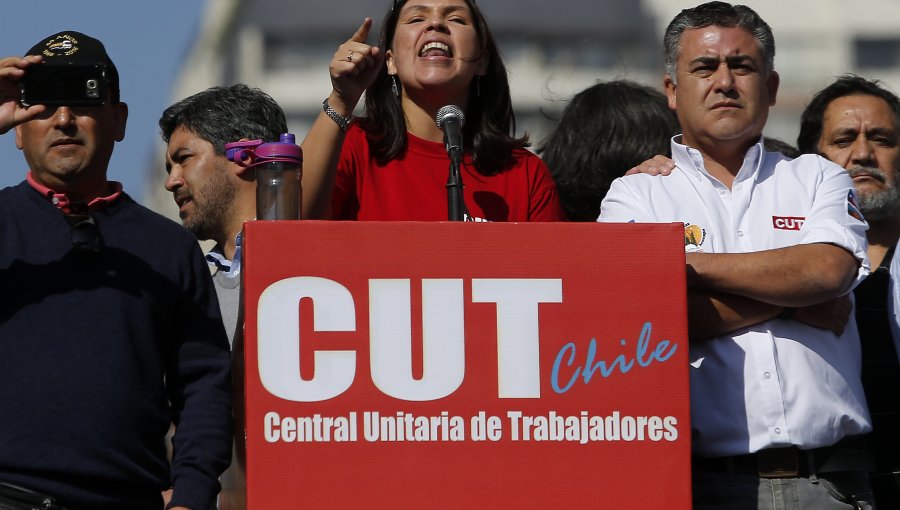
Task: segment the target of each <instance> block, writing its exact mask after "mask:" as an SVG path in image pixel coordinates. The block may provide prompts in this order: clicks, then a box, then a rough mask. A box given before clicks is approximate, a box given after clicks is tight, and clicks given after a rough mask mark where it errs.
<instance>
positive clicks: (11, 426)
mask: <svg viewBox="0 0 900 510" xmlns="http://www.w3.org/2000/svg"><path fill="white" fill-rule="evenodd" d="M119 99H120V98H119V81H118V72H117V70H116V68H115V65H114V64H113V63H112V61H111V60H110V58H109V56H108V54H107V52H106V49H105V48H104V46H103V44H102V43H100V41H98V40H96V39H94V38H91V37H89V36H86V35H84V34H81V33H78V32H73V31H64V32H60V33H58V34H55V35H52V36H50V37H47V38H45V39H43V40H42V41H41V42H39V43H38V44H36V45H35V46H34V47H33V48H32V49H31V50H29V51H28V56H26V57H22V58H20V57H8V58H3V59H0V133H5V132H7V131H9V130H11V129H13V128H14V130H15V136H16V145H17V147H18V148H19V149H20V150H21V151H22V153H23V154H24V156H25V161H26V163H27V165H28V171H27V173H25V172H23V173H25V179H24V180H23V181H22V182H21V183H19V184H18V185H16V186H12V187H9V188H5V189H3V190H0V238H2V239H3V245H4V249H3V250H2V251H0V409H2V410H3V419H2V420H0V507H2V508H6V507H7V506H4V505H5V504H6V505H12V504H14V503H16V502H29V501H31V500H32V499H33V500H34V506H39V504H43V505H44V506H41V508H55V509H66V508H78V509H81V508H91V509H113V508H116V509H118V508H129V509H154V510H157V509H159V508H162V507H163V500H162V496H161V491H163V490H165V489H168V488H172V499H171V502H170V503H169V508H190V509H194V510H198V509H208V508H215V500H216V494H217V493H218V491H219V483H218V477H219V475H220V474H221V473H222V471H223V470H224V469H225V468H226V467H227V465H228V462H229V459H230V455H231V452H230V448H231V401H230V396H231V394H230V391H231V390H230V379H231V373H230V354H229V352H228V343H227V340H226V336H225V331H224V328H223V326H222V321H221V317H220V314H219V308H218V303H217V301H216V297H215V293H214V292H213V289H212V285H211V279H210V275H209V271H208V269H207V267H206V263H205V261H204V259H203V255H202V253H201V251H200V248H199V246H198V245H197V242H196V240H195V239H194V238H193V236H192V235H190V233H188V232H187V231H185V230H184V229H182V228H181V227H180V226H179V225H178V224H177V223H175V222H172V221H170V220H168V219H165V218H163V217H162V216H159V215H157V214H156V213H154V212H152V211H150V210H148V209H146V208H144V207H142V206H140V205H139V204H137V203H136V202H134V201H133V200H132V199H131V197H129V196H128V195H127V194H126V193H125V192H124V191H123V190H122V186H121V184H119V183H117V182H115V181H110V180H108V179H107V166H108V164H109V160H110V157H111V156H112V152H113V147H114V145H115V143H116V142H118V141H121V140H122V139H123V138H124V136H125V124H126V120H127V117H128V108H127V105H126V104H125V103H123V102H121V101H120V100H119ZM6 166H7V167H9V166H11V165H10V164H9V163H7V165H6ZM170 423H175V424H176V425H177V432H176V434H175V436H174V438H173V457H172V460H171V464H170V463H169V461H168V460H167V458H166V447H165V435H166V432H167V430H168V428H169V425H170ZM47 498H50V499H52V501H53V502H54V503H53V505H52V506H48V505H47V504H44V503H42V502H43V501H46V500H47Z"/></svg>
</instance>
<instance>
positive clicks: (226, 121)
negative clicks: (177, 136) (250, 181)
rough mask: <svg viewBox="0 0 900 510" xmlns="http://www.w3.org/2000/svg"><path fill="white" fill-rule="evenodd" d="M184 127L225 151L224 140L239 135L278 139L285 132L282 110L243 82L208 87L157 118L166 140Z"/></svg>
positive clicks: (264, 94) (265, 95)
mask: <svg viewBox="0 0 900 510" xmlns="http://www.w3.org/2000/svg"><path fill="white" fill-rule="evenodd" d="M181 126H183V127H185V128H186V129H189V130H190V131H192V132H194V133H196V134H197V135H198V136H199V137H200V138H202V139H204V140H206V141H207V142H209V143H211V144H212V145H213V147H215V150H216V154H219V155H223V154H225V144H226V143H229V142H235V141H237V140H240V139H241V138H249V139H251V140H257V139H261V140H264V141H267V142H273V141H278V137H279V136H280V135H281V134H282V133H286V132H287V121H286V120H285V116H284V110H282V109H281V107H280V106H278V103H276V102H275V100H274V99H272V98H271V97H270V96H269V95H268V94H266V93H265V92H263V91H261V90H259V89H256V88H250V87H248V86H246V85H244V84H240V83H239V84H237V85H232V86H230V87H211V88H208V89H206V90H204V91H202V92H198V93H197V94H194V95H192V96H190V97H187V98H185V99H182V100H181V101H178V102H177V103H175V104H173V105H172V106H170V107H168V108H166V110H165V111H164V112H163V114H162V117H160V119H159V127H160V129H161V130H162V139H163V141H164V142H166V143H168V142H169V139H170V138H171V137H172V133H173V132H174V131H175V130H176V129H177V128H178V127H181Z"/></svg>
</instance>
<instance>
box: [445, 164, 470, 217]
mask: <svg viewBox="0 0 900 510" xmlns="http://www.w3.org/2000/svg"><path fill="white" fill-rule="evenodd" d="M448 155H449V156H450V175H448V176H447V219H448V220H450V221H465V219H466V218H465V216H464V214H465V212H466V205H465V201H464V199H463V183H462V175H461V174H460V171H459V167H460V164H461V163H462V151H461V150H459V147H451V148H450V150H449V151H448Z"/></svg>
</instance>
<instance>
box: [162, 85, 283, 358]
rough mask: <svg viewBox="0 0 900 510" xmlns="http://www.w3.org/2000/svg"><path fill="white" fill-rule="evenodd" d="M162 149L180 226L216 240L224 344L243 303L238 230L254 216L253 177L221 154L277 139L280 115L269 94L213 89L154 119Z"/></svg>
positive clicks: (213, 255) (213, 256) (213, 260)
mask: <svg viewBox="0 0 900 510" xmlns="http://www.w3.org/2000/svg"><path fill="white" fill-rule="evenodd" d="M159 127H160V129H161V130H162V133H161V134H162V138H163V141H165V142H166V143H167V147H166V172H167V173H168V174H169V177H168V178H167V179H166V189H167V190H169V191H170V192H171V193H172V198H174V199H175V203H176V204H178V213H179V216H180V217H181V221H182V223H183V224H184V227H185V228H186V229H188V230H189V231H191V232H193V233H194V235H195V236H197V239H199V240H207V239H209V240H213V241H215V242H216V245H215V247H213V249H212V250H210V252H209V253H208V254H207V255H206V259H207V261H208V262H209V263H210V264H211V265H213V266H215V273H214V274H213V281H214V282H215V288H216V294H218V297H219V306H220V308H221V311H222V320H223V321H224V323H225V329H226V331H227V332H228V339H229V342H233V341H234V333H235V330H236V328H237V327H238V323H237V322H238V307H239V304H240V271H241V265H240V261H241V235H240V234H241V229H242V228H243V225H244V222H245V221H249V220H253V219H254V218H256V181H255V180H254V175H253V173H252V172H246V169H245V168H244V167H242V166H240V165H238V164H236V163H233V162H231V161H228V159H227V158H226V156H225V144H226V143H230V142H235V141H238V140H265V141H277V140H278V137H279V135H281V134H282V133H286V132H287V121H286V120H285V115H284V111H283V110H282V109H281V107H280V106H278V103H276V102H275V100H273V99H272V98H271V97H270V96H269V95H267V94H265V93H264V92H262V91H261V90H259V89H254V88H250V87H248V86H246V85H243V84H237V85H232V86H231V87H212V88H209V89H207V90H204V91H202V92H199V93H197V94H194V95H192V96H190V97H188V98H185V99H182V100H181V101H179V102H177V103H175V104H173V105H172V106H170V107H168V108H167V109H166V110H165V111H164V112H163V114H162V117H160V119H159Z"/></svg>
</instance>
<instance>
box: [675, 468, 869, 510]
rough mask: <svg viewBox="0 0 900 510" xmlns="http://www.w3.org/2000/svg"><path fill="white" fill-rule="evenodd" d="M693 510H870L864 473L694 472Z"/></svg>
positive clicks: (866, 477)
mask: <svg viewBox="0 0 900 510" xmlns="http://www.w3.org/2000/svg"><path fill="white" fill-rule="evenodd" d="M692 478H693V491H694V510H851V509H857V510H859V509H862V510H873V509H874V508H875V499H874V498H873V496H872V487H871V485H870V484H869V477H868V475H867V474H866V473H861V472H848V473H823V474H819V475H818V476H812V477H810V478H759V477H757V476H753V475H746V474H729V473H709V472H695V473H694V474H693V477H692Z"/></svg>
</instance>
